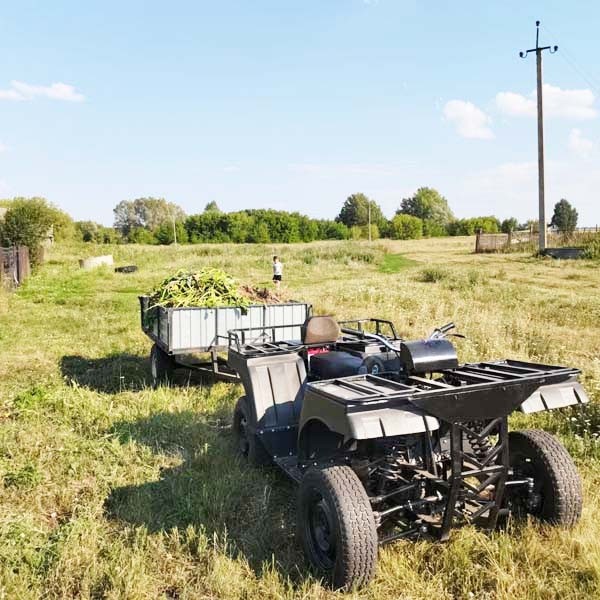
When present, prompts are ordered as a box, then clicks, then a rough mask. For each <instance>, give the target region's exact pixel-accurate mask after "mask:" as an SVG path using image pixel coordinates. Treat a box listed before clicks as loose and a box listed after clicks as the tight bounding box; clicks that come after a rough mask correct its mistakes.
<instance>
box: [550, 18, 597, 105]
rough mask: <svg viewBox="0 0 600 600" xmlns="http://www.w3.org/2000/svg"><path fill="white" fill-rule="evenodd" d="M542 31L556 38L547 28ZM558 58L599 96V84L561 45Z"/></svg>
mask: <svg viewBox="0 0 600 600" xmlns="http://www.w3.org/2000/svg"><path fill="white" fill-rule="evenodd" d="M542 29H543V30H544V31H547V32H548V33H549V34H550V35H552V36H553V37H557V36H556V34H555V33H553V32H552V31H550V29H549V28H548V27H542ZM560 57H561V58H562V59H563V60H564V61H565V63H567V65H569V66H570V67H571V68H572V69H573V70H574V71H575V72H576V73H577V74H578V75H579V76H580V77H581V78H582V79H583V80H584V81H585V82H586V83H587V84H588V85H589V86H590V87H591V88H592V89H593V90H594V91H595V92H596V93H597V94H598V95H599V96H600V83H599V82H598V81H597V80H596V79H595V78H594V77H592V76H591V75H589V74H587V73H586V72H585V71H584V69H583V68H582V67H580V66H579V65H578V64H577V61H576V60H575V57H574V56H573V54H572V53H571V52H569V50H568V49H567V48H565V47H564V45H562V44H561V46H560Z"/></svg>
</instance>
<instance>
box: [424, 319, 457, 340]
mask: <svg viewBox="0 0 600 600" xmlns="http://www.w3.org/2000/svg"><path fill="white" fill-rule="evenodd" d="M455 328H456V325H455V324H454V323H453V322H452V321H450V323H446V324H445V325H442V326H441V327H436V328H435V329H434V330H433V331H432V332H431V334H430V336H429V337H428V338H427V339H429V340H440V339H442V338H445V337H446V334H447V333H448V332H449V331H452V330H453V329H455Z"/></svg>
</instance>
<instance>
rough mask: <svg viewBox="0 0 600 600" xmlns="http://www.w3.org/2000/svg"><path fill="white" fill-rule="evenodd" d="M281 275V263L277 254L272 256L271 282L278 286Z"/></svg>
mask: <svg viewBox="0 0 600 600" xmlns="http://www.w3.org/2000/svg"><path fill="white" fill-rule="evenodd" d="M282 275H283V264H282V263H281V261H280V260H279V257H278V256H274V257H273V283H274V284H275V287H276V288H278V287H279V286H280V284H281V276H282Z"/></svg>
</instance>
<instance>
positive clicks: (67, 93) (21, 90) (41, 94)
mask: <svg viewBox="0 0 600 600" xmlns="http://www.w3.org/2000/svg"><path fill="white" fill-rule="evenodd" d="M34 98H51V99H52V100H64V101H66V102H83V100H85V96H84V95H83V94H81V93H79V92H78V91H76V89H75V88H74V87H73V86H72V85H68V84H66V83H61V82H56V83H52V84H51V85H31V84H29V83H25V82H23V81H11V82H10V87H9V88H7V89H4V90H0V100H33V99H34Z"/></svg>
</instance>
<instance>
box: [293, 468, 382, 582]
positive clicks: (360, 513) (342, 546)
mask: <svg viewBox="0 0 600 600" xmlns="http://www.w3.org/2000/svg"><path fill="white" fill-rule="evenodd" d="M298 532H299V535H300V538H301V540H302V546H303V547H304V553H305V554H306V557H307V558H308V560H309V561H310V563H311V564H312V565H313V566H314V567H315V569H316V570H317V572H318V573H319V574H321V575H323V576H324V577H325V578H326V579H327V580H328V582H329V583H330V584H331V585H332V586H333V587H334V588H335V589H342V590H349V589H351V588H352V587H359V586H363V585H366V584H367V583H368V582H369V581H370V580H371V578H372V577H373V575H374V573H375V565H376V563H377V528H376V526H375V519H374V517H373V510H372V509H371V505H370V503H369V499H368V497H367V494H366V492H365V489H364V487H363V485H362V483H361V481H360V479H359V478H358V477H357V476H356V474H355V473H354V471H353V470H352V469H351V468H350V467H347V466H334V467H327V468H325V469H311V470H309V471H307V473H306V474H305V475H304V477H303V478H302V481H301V483H300V489H299V493H298Z"/></svg>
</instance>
